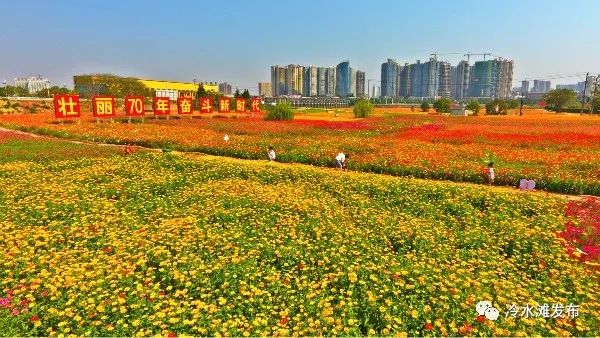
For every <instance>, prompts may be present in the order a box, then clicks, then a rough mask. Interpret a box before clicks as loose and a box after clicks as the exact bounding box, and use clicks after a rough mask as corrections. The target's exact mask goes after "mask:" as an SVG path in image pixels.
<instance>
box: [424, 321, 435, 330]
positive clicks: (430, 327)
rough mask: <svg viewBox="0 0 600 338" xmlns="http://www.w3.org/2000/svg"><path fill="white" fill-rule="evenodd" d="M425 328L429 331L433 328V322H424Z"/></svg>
mask: <svg viewBox="0 0 600 338" xmlns="http://www.w3.org/2000/svg"><path fill="white" fill-rule="evenodd" d="M425 330H427V331H431V330H433V324H431V323H426V324H425Z"/></svg>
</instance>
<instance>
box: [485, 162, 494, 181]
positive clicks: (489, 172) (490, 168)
mask: <svg viewBox="0 0 600 338" xmlns="http://www.w3.org/2000/svg"><path fill="white" fill-rule="evenodd" d="M485 178H486V180H487V184H489V185H492V184H494V178H495V175H494V162H490V163H488V165H487V167H486V168H485Z"/></svg>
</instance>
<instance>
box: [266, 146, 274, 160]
mask: <svg viewBox="0 0 600 338" xmlns="http://www.w3.org/2000/svg"><path fill="white" fill-rule="evenodd" d="M267 155H269V161H271V162H272V161H275V150H273V147H269V150H267Z"/></svg>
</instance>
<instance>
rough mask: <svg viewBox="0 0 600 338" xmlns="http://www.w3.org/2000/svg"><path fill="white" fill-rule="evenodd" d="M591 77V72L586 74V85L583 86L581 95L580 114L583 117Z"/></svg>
mask: <svg viewBox="0 0 600 338" xmlns="http://www.w3.org/2000/svg"><path fill="white" fill-rule="evenodd" d="M589 75H590V72H587V73H586V74H585V83H584V84H583V94H582V95H581V111H580V112H579V113H580V114H581V115H583V104H584V103H585V92H587V83H588V76H589Z"/></svg>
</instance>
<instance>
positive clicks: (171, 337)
mask: <svg viewBox="0 0 600 338" xmlns="http://www.w3.org/2000/svg"><path fill="white" fill-rule="evenodd" d="M167 337H168V338H175V337H177V334H176V333H173V332H171V333H169V334H168V335H167Z"/></svg>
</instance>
